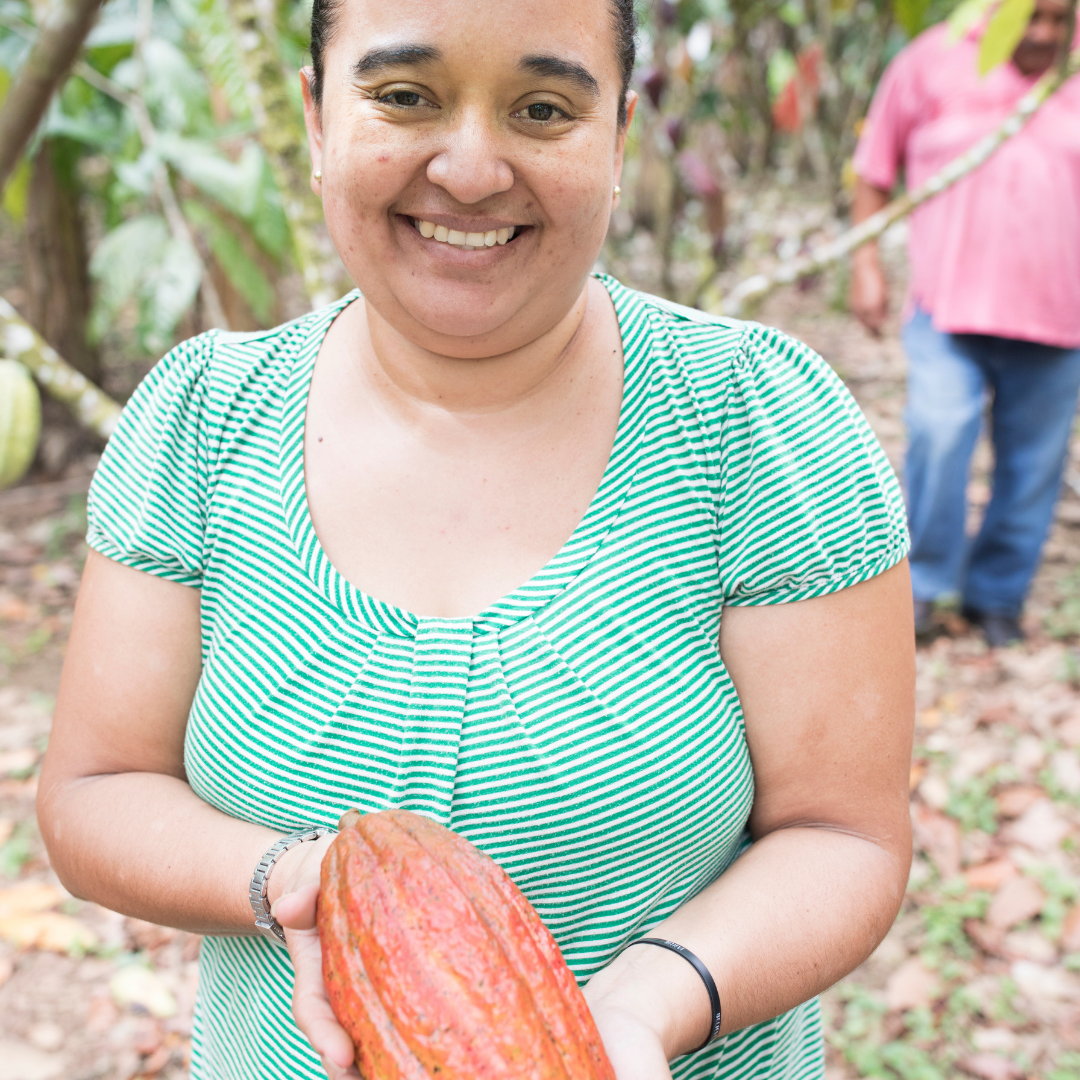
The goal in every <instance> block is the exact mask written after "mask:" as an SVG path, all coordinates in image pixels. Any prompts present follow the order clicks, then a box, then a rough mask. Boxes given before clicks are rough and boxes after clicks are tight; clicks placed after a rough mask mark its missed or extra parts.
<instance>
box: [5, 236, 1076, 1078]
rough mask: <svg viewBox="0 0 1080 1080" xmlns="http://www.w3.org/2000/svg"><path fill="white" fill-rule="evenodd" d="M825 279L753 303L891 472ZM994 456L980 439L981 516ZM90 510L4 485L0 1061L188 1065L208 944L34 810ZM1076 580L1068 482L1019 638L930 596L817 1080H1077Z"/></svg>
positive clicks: (131, 1067) (68, 1072)
mask: <svg viewBox="0 0 1080 1080" xmlns="http://www.w3.org/2000/svg"><path fill="white" fill-rule="evenodd" d="M892 259H893V263H894V265H893V272H894V275H895V276H899V275H901V274H902V269H903V268H902V265H900V264H899V263H898V260H897V256H896V255H895V252H894V254H893V256H892ZM835 291H836V285H835V283H833V282H830V281H829V280H828V278H825V279H823V280H822V281H820V282H819V283H818V284H816V285H815V286H814V287H813V288H811V289H807V290H804V291H798V290H788V291H786V292H784V293H781V294H778V295H777V296H775V297H773V298H772V299H770V300H769V301H768V302H767V305H766V306H765V307H764V309H763V310H762V311H760V312H758V314H757V317H758V318H759V319H760V320H761V321H763V322H766V323H770V324H773V325H777V326H780V327H781V328H782V329H785V330H787V331H788V332H790V333H792V334H794V335H796V336H798V337H801V338H802V339H804V340H806V341H807V342H809V343H810V344H811V345H812V346H813V347H815V348H816V349H817V350H818V351H819V352H821V353H822V355H824V356H826V357H827V358H828V359H829V361H830V362H831V363H832V364H833V365H834V366H835V367H836V369H837V370H838V372H839V373H840V375H841V376H842V377H843V378H844V379H845V381H846V382H847V384H848V386H849V387H850V388H851V390H852V391H853V393H854V394H855V396H856V398H857V399H858V401H859V403H860V405H861V406H862V407H863V409H864V411H865V412H866V414H867V416H868V418H869V419H870V422H871V425H872V426H873V428H874V430H875V431H876V433H877V434H878V437H879V438H880V439H881V440H882V442H883V444H884V445H885V447H886V451H887V452H888V453H889V456H890V458H891V460H892V461H893V463H894V465H897V466H899V465H900V461H901V456H902V452H903V430H902V421H901V411H902V408H903V377H904V366H903V358H902V353H901V350H900V346H899V342H898V338H897V327H896V325H895V321H894V325H893V326H892V328H891V331H890V333H888V334H886V335H885V336H884V337H883V338H881V339H878V340H872V339H869V338H867V337H866V336H865V334H864V333H863V332H862V330H861V329H860V328H858V327H857V326H856V325H855V324H854V322H853V321H852V320H851V319H850V318H849V317H847V316H846V315H845V314H843V313H842V312H838V311H837V310H835V305H832V306H830V305H829V304H828V303H826V302H825V299H824V297H825V296H828V295H831V294H832V293H833V292H835ZM989 465H990V457H989V452H988V450H987V448H986V446H985V445H983V446H980V448H979V450H978V451H977V453H976V461H975V467H974V473H973V478H972V485H971V492H970V494H971V498H972V502H973V511H972V521H971V524H972V526H974V524H975V523H976V522H977V519H978V515H979V513H980V512H981V507H982V506H983V505H984V504H985V501H986V497H987V493H988V488H987V484H986V477H987V475H988V469H989ZM1072 469H1077V470H1078V471H1080V440H1078V441H1077V445H1076V446H1075V447H1074V449H1073V453H1072V458H1071V461H1070V470H1072ZM84 506H85V503H84V502H80V500H79V499H77V498H76V499H75V500H73V502H72V504H71V505H69V506H67V507H66V508H65V507H57V506H55V505H51V504H49V503H48V500H45V502H43V503H42V504H41V505H40V506H36V507H35V505H34V504H33V503H32V502H31V503H26V502H25V501H23V502H20V503H19V504H18V505H17V506H16V507H15V508H14V509H12V508H11V507H7V508H6V507H5V503H4V502H3V496H2V495H0V1059H2V1060H3V1061H4V1063H5V1064H4V1067H3V1069H2V1070H0V1072H2V1073H3V1075H4V1076H5V1077H10V1078H11V1080H33V1078H37V1077H40V1078H41V1080H49V1078H50V1077H54V1076H63V1077H65V1078H68V1080H92V1078H102V1080H132V1078H135V1077H147V1078H149V1077H160V1078H163V1080H179V1078H181V1077H184V1076H186V1075H187V1072H188V1063H189V1059H190V1039H191V1018H192V1008H193V1003H194V996H195V990H196V986H197V958H198V948H199V938H198V937H197V936H195V935H191V934H186V933H182V932H180V931H175V930H171V929H168V928H165V927H159V926H155V925H153V924H150V923H144V922H141V921H139V920H136V919H128V918H124V917H122V916H120V915H117V914H115V913H113V912H109V911H106V910H105V909H103V908H101V907H99V906H97V905H96V904H92V903H87V902H84V901H80V900H77V899H74V898H72V897H70V896H68V894H67V893H66V892H65V891H64V890H63V889H62V888H61V887H60V885H59V882H58V881H57V879H56V877H55V875H54V874H53V872H52V870H51V869H50V867H49V864H48V858H47V855H46V853H45V850H44V847H43V845H42V843H41V839H40V835H39V833H38V831H37V826H36V823H35V820H34V796H35V793H36V787H37V774H38V771H39V769H40V759H41V754H42V752H43V750H44V747H45V743H46V741H47V738H48V731H49V725H50V721H51V712H52V705H53V698H54V695H55V692H56V687H57V683H58V678H59V669H60V664H61V661H62V656H63V643H64V640H65V639H66V636H67V631H68V627H69V626H70V622H71V612H72V607H73V604H74V598H75V592H76V588H77V581H78V574H79V572H80V571H81V565H82V561H83V558H84V557H85V546H84V544H83V542H82V540H81V530H82V526H83V518H82V513H83V508H84ZM1078 597H1080V497H1078V496H1077V494H1076V493H1074V492H1073V491H1072V489H1071V488H1066V491H1065V493H1064V495H1063V498H1062V503H1061V506H1060V509H1059V514H1058V520H1057V522H1056V524H1055V526H1054V530H1053V534H1052V535H1051V537H1050V540H1049V542H1048V544H1047V548H1046V553H1045V560H1044V564H1043V567H1042V569H1041V570H1040V574H1039V577H1038V580H1037V582H1036V586H1035V589H1034V591H1033V595H1032V598H1031V601H1030V603H1029V606H1028V610H1027V613H1026V616H1025V620H1026V628H1027V630H1028V632H1029V639H1028V641H1027V642H1026V643H1025V644H1024V645H1022V646H1019V647H1015V648H1012V649H1008V650H999V651H997V652H991V651H990V650H988V649H987V648H986V646H985V645H984V644H983V643H982V641H981V640H980V639H979V637H978V636H977V635H976V634H975V633H973V632H972V631H971V629H970V628H969V627H968V626H967V625H966V624H965V623H964V621H963V620H962V618H961V617H960V615H959V613H958V612H957V611H956V610H950V609H947V608H946V609H942V610H941V611H939V612H938V613H937V615H936V618H937V621H938V624H939V631H940V634H939V636H938V637H937V638H936V639H935V640H934V641H932V642H931V643H930V644H928V645H925V646H922V647H920V649H919V651H918V657H917V665H918V674H917V707H916V718H915V719H916V739H915V752H914V756H913V761H912V769H911V791H912V794H911V812H912V823H913V827H914V833H915V837H916V844H915V846H916V852H915V858H914V862H913V864H912V870H911V876H910V881H909V885H908V891H907V895H906V897H905V901H904V905H903V908H902V910H901V912H900V914H899V916H898V918H897V920H896V923H895V925H894V926H893V928H892V930H891V931H890V932H889V934H888V935H887V937H886V938H885V940H884V941H883V942H882V944H881V945H880V946H879V947H878V949H877V950H876V951H875V952H874V954H873V955H872V956H871V957H870V958H869V959H868V960H867V961H866V962H865V963H864V964H863V965H862V966H861V967H860V968H859V969H858V970H857V971H855V972H854V973H853V974H852V975H851V976H849V977H848V978H847V979H845V980H844V981H843V982H841V983H840V984H839V985H838V986H836V987H834V988H833V989H832V990H830V991H829V992H828V993H826V994H825V995H824V996H823V1010H824V1015H825V1023H826V1038H827V1071H828V1076H829V1080H849V1078H850V1080H853V1078H855V1077H859V1076H866V1077H881V1078H884V1080H946V1078H952V1077H964V1076H966V1077H974V1078H976V1080H1077V1078H1080V828H1078V827H1080V756H1078V749H1080V600H1078V599H1077V598H1078Z"/></svg>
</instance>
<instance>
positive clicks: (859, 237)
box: [718, 0, 1080, 317]
mask: <svg viewBox="0 0 1080 1080" xmlns="http://www.w3.org/2000/svg"><path fill="white" fill-rule="evenodd" d="M1071 8H1072V12H1073V17H1074V18H1075V11H1076V3H1075V0H1073V3H1072V5H1071ZM1070 40H1071V39H1070ZM1077 72H1080V50H1077V51H1075V52H1072V53H1066V54H1065V56H1064V60H1063V62H1062V63H1061V64H1060V65H1058V66H1056V67H1055V68H1054V69H1052V70H1051V71H1048V72H1047V73H1046V74H1045V75H1044V76H1043V77H1042V78H1041V79H1040V80H1039V81H1038V82H1037V83H1036V84H1035V85H1034V86H1033V87H1032V88H1031V90H1029V91H1028V93H1027V94H1025V95H1024V97H1023V98H1022V99H1021V101H1020V103H1019V104H1018V105H1017V106H1016V108H1015V109H1014V110H1013V112H1012V114H1011V115H1010V116H1009V117H1008V118H1007V119H1006V120H1005V121H1004V122H1003V123H1002V124H1001V125H1000V126H999V127H998V128H996V129H995V130H994V131H992V132H990V134H989V135H986V136H985V137H984V138H982V139H980V140H979V142H977V143H976V144H975V145H974V146H973V147H971V149H970V150H968V151H967V152H966V153H964V154H961V155H960V156H959V157H958V158H956V159H955V160H954V161H950V162H949V164H948V165H946V166H945V168H943V169H942V170H941V171H940V172H938V173H936V174H935V175H934V176H932V177H931V178H930V179H929V180H927V181H926V183H925V184H923V185H922V186H921V187H919V188H916V189H915V190H914V191H909V192H906V193H905V194H904V195H901V196H900V197H899V198H898V199H894V200H893V201H892V202H890V203H889V204H888V206H886V207H884V208H883V209H881V210H879V211H878V212H877V213H876V214H873V215H872V216H871V217H868V218H867V219H866V220H865V221H862V222H860V223H859V224H858V225H856V226H854V227H853V228H850V229H848V230H847V231H846V232H844V233H842V234H841V235H840V236H838V237H837V238H836V239H835V240H831V241H829V242H828V243H826V244H822V245H820V246H819V247H817V248H815V249H813V250H812V251H809V252H807V253H806V254H805V255H798V256H796V257H795V258H794V259H790V260H788V261H787V262H785V263H782V264H781V265H780V266H778V267H777V268H776V269H775V270H773V271H772V272H771V273H768V274H755V275H753V277H749V278H746V279H745V280H744V281H741V282H740V283H739V284H738V285H736V286H735V288H733V289H732V290H731V291H730V292H729V293H728V294H727V295H726V296H725V297H724V298H723V299H722V300H721V301H720V304H719V306H718V310H719V313H721V314H724V315H730V316H736V317H737V316H739V315H741V314H742V313H743V312H744V311H745V310H746V307H747V306H748V305H749V304H751V303H754V302H756V301H759V300H761V299H763V298H764V297H766V296H768V294H769V293H771V292H772V291H773V290H774V289H777V288H779V287H780V286H781V285H791V284H793V283H794V282H796V281H798V280H799V278H803V277H806V276H807V275H809V274H813V273H816V272H817V271H819V270H824V269H825V268H826V267H827V266H831V265H832V264H833V263H836V262H839V261H840V260H841V259H843V258H845V257H846V256H848V255H850V254H851V253H852V252H853V251H854V250H855V249H856V248H859V247H862V245H863V244H867V243H869V242H870V241H871V240H876V239H877V238H878V237H879V236H881V234H882V233H883V232H885V230H886V229H888V228H889V226H890V225H893V224H895V223H896V222H897V221H900V220H901V219H902V218H905V217H907V216H908V215H909V214H910V213H911V212H912V211H913V210H915V209H916V208H917V207H919V206H921V205H922V204H923V203H924V202H927V201H928V200H929V199H932V198H934V197H935V196H936V195H940V194H941V193H942V192H943V191H945V190H946V189H947V188H950V187H952V185H953V184H955V183H956V182H957V181H958V180H962V179H963V178H964V177H965V176H967V175H968V174H970V173H972V172H974V171H975V170H976V169H977V168H978V167H979V166H980V165H982V164H983V163H984V162H985V161H987V160H988V159H989V158H990V156H991V155H992V154H994V153H995V151H997V150H998V148H999V147H1001V146H1002V144H1003V143H1005V142H1007V141H1008V140H1009V139H1011V138H1012V137H1013V136H1014V135H1016V134H1017V133H1018V132H1019V131H1020V130H1021V129H1022V128H1023V127H1024V125H1025V124H1026V123H1027V122H1028V121H1029V120H1030V119H1031V118H1032V117H1033V116H1034V115H1035V113H1036V112H1038V110H1039V109H1040V108H1041V107H1042V106H1043V105H1044V104H1045V103H1046V101H1047V100H1048V99H1049V98H1050V97H1051V96H1052V95H1053V94H1054V93H1055V92H1056V91H1057V90H1058V89H1059V88H1060V87H1061V86H1062V85H1063V84H1064V83H1065V82H1066V81H1067V80H1068V79H1070V78H1072V76H1074V75H1076V74H1077Z"/></svg>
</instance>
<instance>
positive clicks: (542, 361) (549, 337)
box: [354, 279, 603, 415]
mask: <svg viewBox="0 0 1080 1080" xmlns="http://www.w3.org/2000/svg"><path fill="white" fill-rule="evenodd" d="M597 287H599V288H603V286H601V285H600V284H599V283H598V282H595V281H593V280H592V279H589V280H588V281H587V282H586V284H585V287H584V288H583V289H582V291H581V294H580V295H579V296H578V298H577V300H576V301H575V302H574V304H573V305H572V307H571V308H570V310H569V311H567V312H566V314H565V315H564V316H563V317H562V318H561V319H559V321H558V322H556V323H555V325H554V326H552V327H551V328H550V329H549V330H548V331H547V332H546V333H544V334H542V335H541V336H540V337H538V338H535V339H534V340H532V341H530V342H528V343H527V344H526V345H523V346H521V347H520V348H516V349H513V350H511V351H509V352H505V353H502V354H500V355H497V356H487V357H480V358H472V357H468V358H462V357H456V356H445V355H440V354H439V353H436V352H432V351H430V350H428V349H425V348H423V347H421V346H418V345H416V344H415V343H414V342H411V341H409V340H408V339H407V338H405V337H404V336H403V335H402V334H400V333H399V332H398V331H397V330H396V329H395V328H394V327H393V326H392V325H391V324H390V323H388V322H387V321H386V320H385V319H383V318H382V317H381V316H380V315H379V314H378V312H376V311H375V310H374V309H372V308H371V307H370V305H367V304H364V305H357V307H358V308H359V309H360V310H358V311H357V315H358V316H359V322H358V324H357V325H356V326H355V328H354V329H355V330H356V331H357V332H358V333H357V336H356V338H354V340H358V341H359V342H361V343H362V345H361V348H359V349H357V350H356V352H355V353H354V370H355V374H356V376H358V377H359V378H360V380H361V381H362V382H363V383H364V384H366V387H367V388H368V389H369V390H375V391H376V392H377V393H378V394H379V396H380V397H381V398H383V399H384V401H385V402H386V403H387V404H389V405H391V406H392V407H396V408H399V409H403V410H406V411H410V412H411V411H413V410H420V411H427V410H429V409H433V408H434V409H438V410H440V411H444V412H449V413H456V414H460V415H470V414H471V415H483V414H491V413H502V412H515V411H516V410H517V407H518V406H521V405H524V404H526V403H527V402H529V401H530V400H531V399H534V398H537V397H545V396H547V394H548V393H549V392H551V391H552V390H554V389H555V387H556V386H561V385H562V384H563V383H564V381H565V380H566V379H570V380H573V378H574V375H575V374H576V373H577V368H578V366H579V365H580V364H582V363H587V355H588V349H587V347H585V346H586V343H587V340H588V338H589V336H590V333H589V331H590V327H591V325H592V323H593V322H594V321H595V317H594V312H595V308H596V304H595V303H592V304H591V303H590V300H589V294H590V291H591V289H592V288H597Z"/></svg>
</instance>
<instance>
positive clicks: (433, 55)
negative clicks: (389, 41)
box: [353, 45, 443, 75]
mask: <svg viewBox="0 0 1080 1080" xmlns="http://www.w3.org/2000/svg"><path fill="white" fill-rule="evenodd" d="M442 56H443V54H442V50H441V49H437V48H436V47H435V46H434V45H390V46H387V47H386V48H383V49H372V50H371V51H370V52H366V53H364V55H363V56H361V57H360V59H359V60H357V61H356V63H355V64H354V65H353V75H367V74H369V73H370V72H372V71H377V70H379V69H380V68H388V67H419V66H420V65H422V64H433V63H435V62H436V61H438V60H441V59H442Z"/></svg>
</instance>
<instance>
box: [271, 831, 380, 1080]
mask: <svg viewBox="0 0 1080 1080" xmlns="http://www.w3.org/2000/svg"><path fill="white" fill-rule="evenodd" d="M333 839H334V837H333V836H324V837H323V838H322V839H321V840H316V841H315V842H314V843H307V844H299V845H297V846H296V847H294V848H291V849H290V850H289V851H287V852H286V853H285V854H284V855H283V856H282V857H281V859H280V860H279V861H278V865H277V866H276V867H275V868H274V873H273V874H271V876H270V887H269V892H270V898H271V899H272V900H273V904H272V907H271V910H272V912H273V915H274V918H275V919H277V921H278V922H279V923H281V925H282V926H283V927H284V928H285V941H286V943H287V944H288V947H289V955H290V956H291V957H292V962H293V970H294V972H295V981H294V983H293V1016H294V1017H295V1018H296V1023H297V1026H298V1027H299V1028H300V1030H301V1031H302V1032H303V1033H304V1035H306V1036H307V1040H308V1042H310V1043H311V1046H312V1049H313V1050H314V1051H315V1053H316V1054H318V1055H319V1057H320V1058H321V1059H322V1064H323V1068H324V1069H325V1070H326V1075H327V1076H328V1077H329V1078H330V1080H353V1078H359V1076H360V1074H359V1073H358V1072H357V1071H356V1068H355V1066H354V1065H353V1059H354V1056H355V1051H354V1049H353V1044H352V1040H351V1039H350V1038H349V1036H348V1034H347V1033H346V1031H345V1029H344V1028H343V1027H342V1026H341V1025H340V1024H339V1023H338V1021H337V1017H336V1016H334V1011H333V1009H331V1008H330V1001H329V999H328V998H327V996H326V984H325V983H324V982H323V974H322V946H321V945H320V943H319V931H318V929H317V928H316V925H315V903H316V901H317V900H318V896H319V871H320V868H321V866H322V860H323V856H324V855H325V854H326V852H327V851H328V850H329V847H330V844H331V842H332V841H333ZM275 879H276V880H275ZM275 885H276V886H277V889H279V890H280V892H279V894H278V896H277V898H276V899H274V892H275V891H276V890H275Z"/></svg>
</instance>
